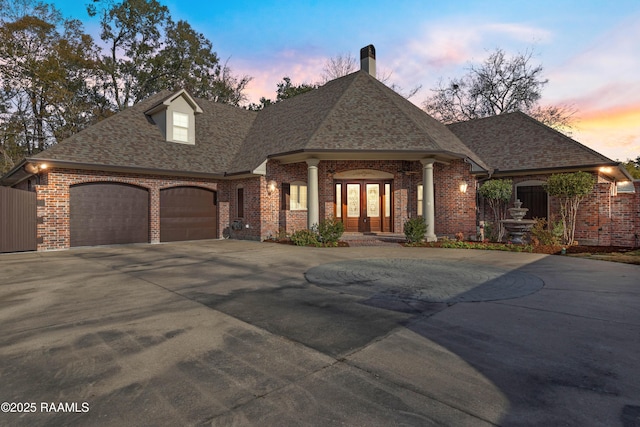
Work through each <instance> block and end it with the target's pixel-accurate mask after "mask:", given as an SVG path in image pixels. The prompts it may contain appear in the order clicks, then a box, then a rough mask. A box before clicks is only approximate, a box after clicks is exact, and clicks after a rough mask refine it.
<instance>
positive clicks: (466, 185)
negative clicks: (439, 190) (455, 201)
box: [460, 181, 469, 193]
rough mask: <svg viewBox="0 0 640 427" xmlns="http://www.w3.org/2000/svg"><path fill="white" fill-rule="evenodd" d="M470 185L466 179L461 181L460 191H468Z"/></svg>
mask: <svg viewBox="0 0 640 427" xmlns="http://www.w3.org/2000/svg"><path fill="white" fill-rule="evenodd" d="M468 187H469V184H467V182H466V181H462V182H461V183H460V192H461V193H466V192H467V188H468Z"/></svg>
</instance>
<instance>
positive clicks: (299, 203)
mask: <svg viewBox="0 0 640 427" xmlns="http://www.w3.org/2000/svg"><path fill="white" fill-rule="evenodd" d="M302 189H304V191H302ZM294 194H295V195H296V196H297V197H295V198H294ZM289 210H290V211H306V210H307V183H306V182H303V181H294V182H292V183H290V184H289Z"/></svg>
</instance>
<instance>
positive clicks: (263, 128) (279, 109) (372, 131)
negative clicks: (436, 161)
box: [233, 71, 486, 169]
mask: <svg viewBox="0 0 640 427" xmlns="http://www.w3.org/2000/svg"><path fill="white" fill-rule="evenodd" d="M300 150H307V151H313V150H318V151H327V150H331V151H340V150H367V151H377V150H379V151H397V152H398V151H418V152H423V153H425V155H426V154H428V153H434V154H437V153H450V154H453V155H456V156H458V157H469V158H471V159H472V160H474V161H475V162H476V163H478V164H479V165H480V166H482V167H486V165H485V164H484V162H483V161H482V160H481V159H480V158H479V157H478V156H477V155H476V154H475V153H473V152H472V151H471V150H469V148H468V147H466V146H465V145H464V144H462V143H461V142H460V140H459V139H458V138H457V137H456V136H455V135H454V134H453V133H451V132H450V131H449V130H448V129H447V128H446V127H445V126H444V125H443V124H442V123H440V122H438V121H437V120H435V119H433V118H432V117H431V116H429V115H428V114H426V113H425V112H424V111H422V110H421V109H420V108H418V107H416V106H415V105H414V104H412V103H411V102H409V101H407V100H406V99H405V98H403V97H402V96H400V95H398V94H397V93H396V92H394V91H393V90H392V89H390V88H388V87H387V86H385V85H384V84H382V83H380V82H379V81H378V80H376V79H375V78H373V77H372V76H370V75H369V74H368V73H366V72H363V71H358V72H355V73H352V74H349V75H347V76H345V77H342V78H339V79H336V80H333V81H330V82H328V83H327V84H325V85H324V86H322V87H320V88H318V89H317V90H314V91H310V92H307V93H304V94H302V95H298V96H296V97H294V98H291V99H289V100H286V101H285V102H279V103H277V104H274V105H271V106H269V107H267V108H265V109H264V110H263V111H262V112H261V113H260V114H259V115H258V118H257V119H256V120H255V122H254V124H253V127H252V128H251V131H250V132H249V135H248V136H247V138H246V140H245V143H244V148H243V149H242V150H240V152H239V156H238V157H237V158H236V159H235V161H234V162H233V166H234V168H236V169H241V168H242V165H243V164H246V162H249V164H252V165H254V167H255V166H257V165H258V164H259V163H260V162H262V161H263V160H264V159H266V158H267V156H269V155H275V154H281V153H287V152H294V151H300Z"/></svg>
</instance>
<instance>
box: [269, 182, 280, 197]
mask: <svg viewBox="0 0 640 427" xmlns="http://www.w3.org/2000/svg"><path fill="white" fill-rule="evenodd" d="M277 186H278V185H277V184H276V182H275V181H274V180H271V181H269V182H267V193H269V194H273V192H274V191H276V188H277Z"/></svg>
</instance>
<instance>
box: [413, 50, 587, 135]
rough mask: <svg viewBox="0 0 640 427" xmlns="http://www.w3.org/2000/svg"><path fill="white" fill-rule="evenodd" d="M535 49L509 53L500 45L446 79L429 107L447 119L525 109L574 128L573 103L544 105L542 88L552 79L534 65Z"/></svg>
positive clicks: (427, 102) (552, 123)
mask: <svg viewBox="0 0 640 427" xmlns="http://www.w3.org/2000/svg"><path fill="white" fill-rule="evenodd" d="M532 55H533V54H532V52H531V51H528V52H525V53H521V54H518V55H515V56H513V57H509V56H507V54H506V53H505V52H504V51H503V50H502V49H496V50H495V51H494V52H493V53H491V54H490V55H489V57H488V58H487V59H486V60H485V61H484V62H483V63H482V64H480V65H473V64H472V65H470V66H469V68H468V73H467V74H466V75H464V76H463V77H460V78H454V79H452V80H450V81H449V83H448V84H446V85H445V84H444V83H443V81H442V80H440V82H439V83H438V86H437V87H436V88H435V89H433V90H432V91H433V92H434V94H433V95H432V96H430V97H429V98H427V99H426V100H425V102H424V103H423V108H424V109H425V111H426V112H427V113H429V114H431V115H432V116H434V117H435V118H437V119H439V120H440V121H442V122H444V123H454V122H459V121H464V120H472V119H478V118H482V117H489V116H495V115H498V114H503V113H510V112H514V111H523V112H525V113H528V114H530V115H532V116H534V117H536V118H539V119H541V121H542V122H543V123H545V124H547V125H550V126H551V127H556V126H557V128H558V130H567V129H569V128H570V123H571V116H573V114H574V113H575V110H573V109H572V108H571V107H567V106H564V107H540V106H539V105H538V102H539V101H540V98H541V96H542V89H543V88H544V86H545V85H546V84H547V83H548V80H547V79H544V78H543V77H542V66H540V65H536V66H534V65H532V64H531V58H532Z"/></svg>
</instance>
